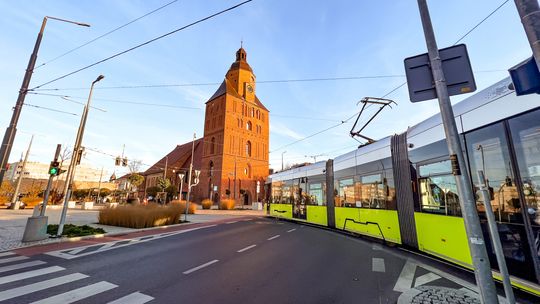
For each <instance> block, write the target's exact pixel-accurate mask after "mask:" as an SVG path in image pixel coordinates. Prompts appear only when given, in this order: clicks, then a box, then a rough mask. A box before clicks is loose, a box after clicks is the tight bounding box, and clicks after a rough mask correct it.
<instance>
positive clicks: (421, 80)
mask: <svg viewBox="0 0 540 304" xmlns="http://www.w3.org/2000/svg"><path fill="white" fill-rule="evenodd" d="M439 56H440V57H441V60H442V68H443V71H444V76H445V78H446V86H447V88H448V95H450V96H453V95H459V94H465V93H470V92H474V91H476V83H475V81H474V75H473V72H472V68H471V62H470V60H469V55H468V53H467V47H466V46H465V44H458V45H455V46H452V47H448V48H444V49H440V50H439ZM404 63H405V75H406V76H407V85H408V88H409V97H410V100H411V102H419V101H424V100H430V99H436V98H437V92H436V90H435V82H434V81H433V74H432V72H431V64H430V62H429V56H428V54H427V53H425V54H421V55H417V56H413V57H409V58H405V61H404Z"/></svg>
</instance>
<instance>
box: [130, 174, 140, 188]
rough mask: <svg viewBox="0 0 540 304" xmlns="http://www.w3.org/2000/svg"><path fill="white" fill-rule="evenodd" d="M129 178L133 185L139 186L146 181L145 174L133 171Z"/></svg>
mask: <svg viewBox="0 0 540 304" xmlns="http://www.w3.org/2000/svg"><path fill="white" fill-rule="evenodd" d="M127 179H128V182H129V183H130V184H131V186H132V187H139V186H140V185H141V184H142V183H143V182H144V176H142V175H140V174H138V173H132V174H131V175H130V176H128V178H127Z"/></svg>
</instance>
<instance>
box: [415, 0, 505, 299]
mask: <svg viewBox="0 0 540 304" xmlns="http://www.w3.org/2000/svg"><path fill="white" fill-rule="evenodd" d="M418 8H419V11H420V17H421V19H422V27H423V28H424V35H425V38H426V46H427V49H428V54H429V61H430V63H431V71H432V73H433V79H434V81H435V89H436V91H437V96H438V99H439V108H440V111H441V117H442V122H443V124H444V132H445V135H446V143H447V145H448V151H449V153H450V159H451V161H452V173H453V175H454V176H455V178H456V185H457V190H458V195H459V202H460V205H461V210H462V212H463V220H464V222H465V230H466V232H467V241H468V243H469V248H470V251H471V257H472V262H473V266H474V272H475V276H476V283H477V285H478V288H479V290H480V296H481V299H482V303H485V304H493V303H498V302H499V300H498V298H497V292H496V289H495V283H494V282H493V278H492V277H491V266H490V264H489V257H488V254H487V250H486V245H485V243H484V237H483V235H482V228H481V226H480V219H479V218H478V211H477V210H476V203H475V200H474V195H473V192H472V184H471V180H470V178H469V173H468V171H467V165H466V163H465V158H464V156H463V152H462V151H463V150H462V148H461V141H460V137H459V133H458V131H457V128H456V122H455V118H454V111H453V109H452V105H451V103H450V97H449V96H448V90H447V87H446V79H445V77H444V72H443V69H442V61H441V58H440V56H439V49H438V47H437V42H436V40H435V33H434V32H433V26H432V24H431V18H430V15H429V10H428V6H427V2H426V0H418Z"/></svg>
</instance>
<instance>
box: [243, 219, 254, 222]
mask: <svg viewBox="0 0 540 304" xmlns="http://www.w3.org/2000/svg"><path fill="white" fill-rule="evenodd" d="M251 220H252V219H247V220H244V222H249V221H251Z"/></svg>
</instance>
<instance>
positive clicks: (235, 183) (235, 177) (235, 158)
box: [233, 155, 236, 204]
mask: <svg viewBox="0 0 540 304" xmlns="http://www.w3.org/2000/svg"><path fill="white" fill-rule="evenodd" d="M233 197H234V204H236V155H235V156H234V195H233Z"/></svg>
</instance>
